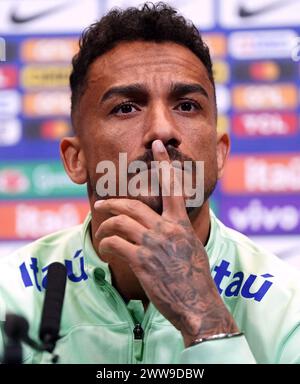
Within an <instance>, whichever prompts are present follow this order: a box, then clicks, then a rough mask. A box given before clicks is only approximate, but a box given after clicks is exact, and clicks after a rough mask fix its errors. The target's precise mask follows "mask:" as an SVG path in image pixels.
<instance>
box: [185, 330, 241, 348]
mask: <svg viewBox="0 0 300 384" xmlns="http://www.w3.org/2000/svg"><path fill="white" fill-rule="evenodd" d="M240 336H244V333H243V332H239V331H238V332H234V333H218V334H215V335H212V336H208V337H202V338H197V339H195V340H193V341H192V343H191V344H190V345H189V347H193V346H194V345H197V344H202V343H204V342H207V341H213V340H222V339H230V338H233V337H240Z"/></svg>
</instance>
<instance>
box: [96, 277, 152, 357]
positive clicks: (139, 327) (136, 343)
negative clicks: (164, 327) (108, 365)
mask: <svg viewBox="0 0 300 384" xmlns="http://www.w3.org/2000/svg"><path fill="white" fill-rule="evenodd" d="M102 287H105V288H106V290H107V291H108V292H109V293H110V294H111V295H112V296H113V298H114V299H115V300H116V301H117V303H118V304H119V305H120V308H122V312H123V314H124V315H125V317H126V318H127V320H128V323H129V324H130V327H131V329H132V333H133V356H132V358H131V360H133V361H131V362H129V363H134V362H141V361H142V360H143V355H144V346H145V339H146V335H147V326H148V323H149V321H150V318H151V317H152V316H153V315H154V313H155V311H154V306H153V305H152V304H151V303H149V306H148V308H147V310H146V312H145V316H144V319H143V321H142V323H141V324H140V323H137V324H135V323H134V321H133V318H132V316H131V314H130V312H129V311H128V309H127V306H126V304H125V302H124V300H123V298H122V297H121V295H120V294H119V292H118V291H117V290H116V289H115V288H114V287H113V286H112V285H111V284H109V283H108V282H107V281H106V280H105V281H104V284H103V286H102Z"/></svg>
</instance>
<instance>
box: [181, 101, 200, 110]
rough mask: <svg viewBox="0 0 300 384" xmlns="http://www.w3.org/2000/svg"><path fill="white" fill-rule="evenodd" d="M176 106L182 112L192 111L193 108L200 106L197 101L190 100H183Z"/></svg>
mask: <svg viewBox="0 0 300 384" xmlns="http://www.w3.org/2000/svg"><path fill="white" fill-rule="evenodd" d="M176 108H178V109H179V110H180V111H182V112H193V111H195V110H199V109H200V106H199V104H198V103H195V102H192V101H184V102H182V103H180V104H179V105H178V106H177V107H176Z"/></svg>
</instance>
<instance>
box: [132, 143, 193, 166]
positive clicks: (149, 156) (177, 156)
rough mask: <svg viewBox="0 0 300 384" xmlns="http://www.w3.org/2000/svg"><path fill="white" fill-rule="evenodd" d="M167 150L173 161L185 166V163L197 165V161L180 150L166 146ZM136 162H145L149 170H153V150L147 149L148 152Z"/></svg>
mask: <svg viewBox="0 0 300 384" xmlns="http://www.w3.org/2000/svg"><path fill="white" fill-rule="evenodd" d="M166 150H167V152H168V155H169V157H170V160H171V161H180V163H181V164H182V166H183V163H184V161H190V162H192V163H193V165H194V164H195V160H194V159H192V158H191V157H190V156H187V155H186V154H184V153H182V152H180V151H179V150H178V149H176V148H175V147H173V146H172V145H170V144H168V145H166ZM135 160H136V161H143V162H144V163H146V164H147V166H148V168H151V162H152V161H154V157H153V152H152V150H151V149H147V150H146V152H145V153H144V154H143V155H142V156H139V157H137V158H136V159H135Z"/></svg>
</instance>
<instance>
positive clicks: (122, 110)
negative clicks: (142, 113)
mask: <svg viewBox="0 0 300 384" xmlns="http://www.w3.org/2000/svg"><path fill="white" fill-rule="evenodd" d="M138 110H139V109H138V108H137V107H136V106H135V105H133V104H132V103H123V104H120V105H117V106H116V107H115V108H114V109H113V110H112V111H111V113H112V114H115V115H125V114H128V113H132V112H136V111H138Z"/></svg>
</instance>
